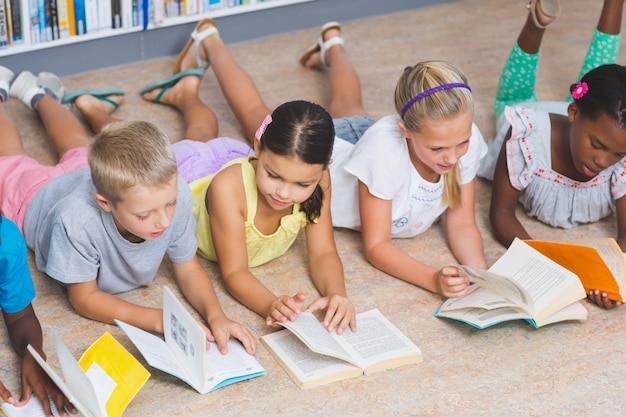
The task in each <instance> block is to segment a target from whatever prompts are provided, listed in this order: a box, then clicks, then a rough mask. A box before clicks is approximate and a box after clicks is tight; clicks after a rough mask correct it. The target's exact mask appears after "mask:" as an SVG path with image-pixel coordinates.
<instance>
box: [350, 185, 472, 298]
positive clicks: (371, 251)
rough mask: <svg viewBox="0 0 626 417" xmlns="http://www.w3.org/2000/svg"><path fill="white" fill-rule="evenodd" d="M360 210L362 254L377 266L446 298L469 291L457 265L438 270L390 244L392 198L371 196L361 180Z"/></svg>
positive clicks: (464, 277) (467, 279) (467, 283)
mask: <svg viewBox="0 0 626 417" xmlns="http://www.w3.org/2000/svg"><path fill="white" fill-rule="evenodd" d="M359 212H360V215H361V233H362V237H363V246H364V250H365V257H366V258H367V260H368V261H370V262H371V264H372V265H374V266H375V267H376V268H378V269H380V270H381V271H383V272H386V273H388V274H389V275H393V276H394V277H396V278H400V279H402V280H404V281H407V282H410V283H411V284H414V285H417V286H420V287H422V288H425V289H427V290H429V291H432V292H436V293H440V294H442V295H444V296H445V297H460V296H463V295H465V294H466V293H467V292H468V291H469V278H468V277H467V276H465V274H464V273H463V272H462V271H461V270H460V269H459V268H456V267H451V266H446V267H443V268H441V269H439V270H437V269H435V268H433V267H432V266H428V265H426V264H423V263H421V262H419V261H417V260H416V259H414V258H412V257H411V256H410V255H409V254H407V253H405V252H403V251H402V250H401V249H399V248H398V247H396V246H395V245H394V244H393V242H392V240H391V201H390V200H383V199H380V198H377V197H375V196H373V195H372V194H370V192H369V190H368V188H367V185H365V184H363V183H362V182H361V181H359Z"/></svg>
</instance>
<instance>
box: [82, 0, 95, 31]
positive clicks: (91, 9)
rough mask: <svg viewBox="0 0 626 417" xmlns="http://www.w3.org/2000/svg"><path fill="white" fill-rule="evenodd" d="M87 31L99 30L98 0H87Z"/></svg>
mask: <svg viewBox="0 0 626 417" xmlns="http://www.w3.org/2000/svg"><path fill="white" fill-rule="evenodd" d="M84 10H85V33H94V32H97V31H98V1H97V0H85V9H84Z"/></svg>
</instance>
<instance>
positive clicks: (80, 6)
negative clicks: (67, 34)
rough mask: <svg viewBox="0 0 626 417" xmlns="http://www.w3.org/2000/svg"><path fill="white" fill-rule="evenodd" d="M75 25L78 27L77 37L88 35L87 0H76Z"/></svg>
mask: <svg viewBox="0 0 626 417" xmlns="http://www.w3.org/2000/svg"><path fill="white" fill-rule="evenodd" d="M69 1H72V0H69ZM74 23H75V25H76V35H77V36H79V35H84V34H85V33H87V15H86V12H85V0H74Z"/></svg>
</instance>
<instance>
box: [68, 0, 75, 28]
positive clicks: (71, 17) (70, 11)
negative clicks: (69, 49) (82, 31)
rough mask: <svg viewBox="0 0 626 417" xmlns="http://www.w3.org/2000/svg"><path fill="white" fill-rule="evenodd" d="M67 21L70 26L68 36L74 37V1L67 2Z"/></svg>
mask: <svg viewBox="0 0 626 417" xmlns="http://www.w3.org/2000/svg"><path fill="white" fill-rule="evenodd" d="M67 21H68V23H69V26H70V36H76V15H75V14H74V0H67Z"/></svg>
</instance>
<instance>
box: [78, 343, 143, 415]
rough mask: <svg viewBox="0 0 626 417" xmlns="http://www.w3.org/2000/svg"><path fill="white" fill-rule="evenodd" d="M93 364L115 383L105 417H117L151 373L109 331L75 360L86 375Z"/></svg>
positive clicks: (92, 367) (107, 403)
mask: <svg viewBox="0 0 626 417" xmlns="http://www.w3.org/2000/svg"><path fill="white" fill-rule="evenodd" d="M94 363H95V364H97V366H98V367H99V369H101V370H102V371H104V372H105V373H106V374H107V375H108V376H109V377H110V378H111V380H112V381H114V382H115V387H114V388H113V389H112V392H111V394H110V396H109V399H108V401H107V402H106V406H105V408H106V411H107V416H108V417H120V416H121V415H122V413H123V412H124V410H125V409H126V406H128V404H129V403H130V401H131V400H132V399H133V398H134V397H135V395H136V394H137V392H139V390H140V389H141V387H142V386H143V384H145V382H146V381H147V380H148V378H149V377H150V373H149V372H148V371H147V370H146V368H144V367H143V366H142V365H141V364H140V363H139V361H137V359H135V357H134V356H133V355H131V354H130V353H129V352H128V351H127V350H126V349H125V348H124V346H122V345H121V344H120V343H119V342H118V341H117V340H115V338H114V337H113V336H112V335H111V334H110V333H109V332H106V333H104V334H103V335H102V336H100V338H99V339H98V340H96V341H95V342H94V343H93V344H92V345H91V346H90V347H89V349H87V351H85V353H84V354H83V356H81V358H80V359H79V360H78V364H79V365H80V367H81V368H82V369H83V371H85V373H86V374H88V375H89V372H90V371H91V370H92V369H94Z"/></svg>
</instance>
